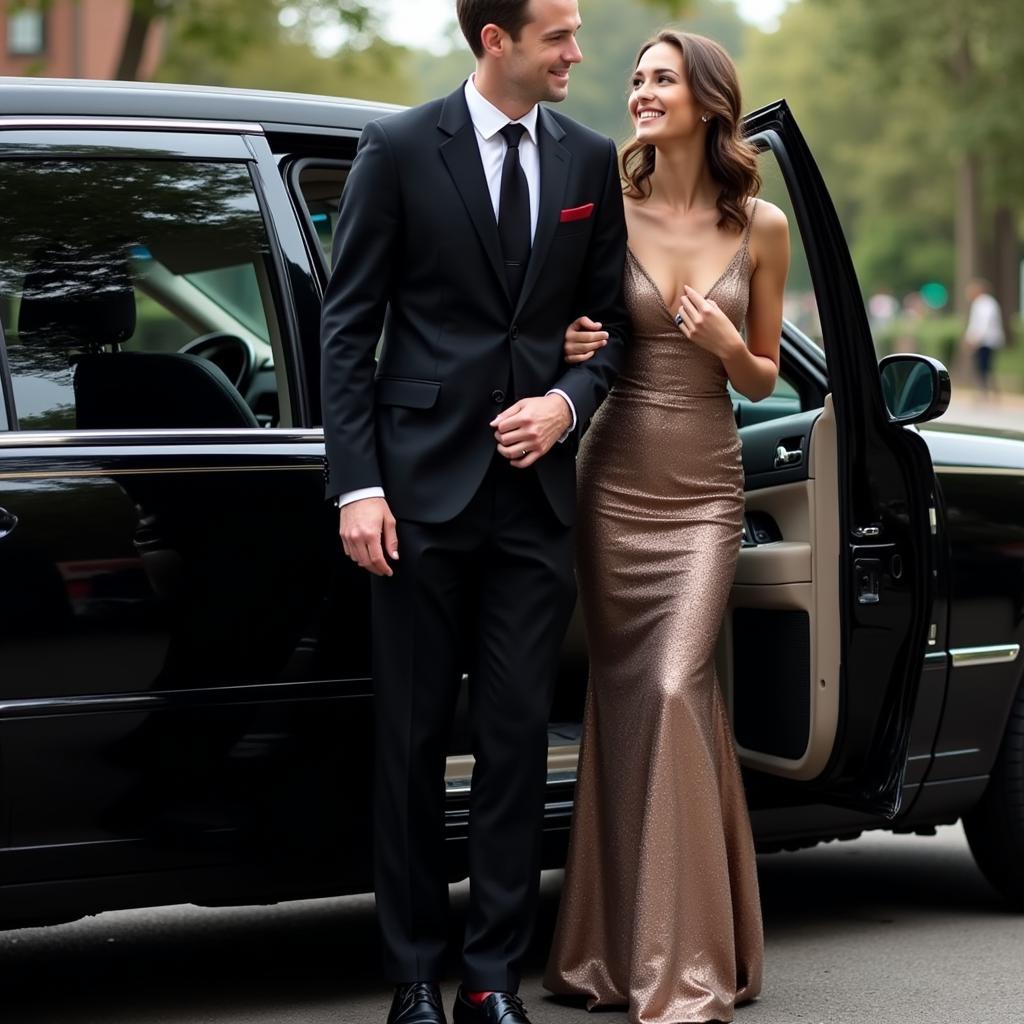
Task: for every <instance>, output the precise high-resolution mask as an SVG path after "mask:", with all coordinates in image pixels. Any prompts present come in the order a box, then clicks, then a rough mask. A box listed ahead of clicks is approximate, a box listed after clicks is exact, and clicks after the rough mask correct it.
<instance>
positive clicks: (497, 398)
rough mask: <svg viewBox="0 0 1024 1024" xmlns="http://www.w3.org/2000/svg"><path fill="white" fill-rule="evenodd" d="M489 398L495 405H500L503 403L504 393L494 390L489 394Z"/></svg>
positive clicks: (499, 389) (497, 389) (498, 389)
mask: <svg viewBox="0 0 1024 1024" xmlns="http://www.w3.org/2000/svg"><path fill="white" fill-rule="evenodd" d="M491 398H492V399H493V400H494V404H495V405H501V403H502V402H504V401H505V392H504V391H502V390H501V388H495V389H494V390H493V391H492V392H491Z"/></svg>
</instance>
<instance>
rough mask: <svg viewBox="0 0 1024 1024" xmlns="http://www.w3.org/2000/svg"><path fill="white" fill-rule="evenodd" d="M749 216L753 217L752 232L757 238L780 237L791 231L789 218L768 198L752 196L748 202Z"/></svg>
mask: <svg viewBox="0 0 1024 1024" xmlns="http://www.w3.org/2000/svg"><path fill="white" fill-rule="evenodd" d="M747 216H748V217H751V218H752V219H753V224H752V225H751V228H750V233H751V235H753V236H754V237H755V238H757V237H761V238H778V237H779V236H781V235H785V234H788V233H789V218H788V217H787V216H786V214H785V212H784V211H783V210H782V209H780V208H779V207H778V206H776V205H775V204H774V203H769V202H768V200H767V199H761V198H759V197H755V198H752V199H751V200H750V201H749V202H748V204H747Z"/></svg>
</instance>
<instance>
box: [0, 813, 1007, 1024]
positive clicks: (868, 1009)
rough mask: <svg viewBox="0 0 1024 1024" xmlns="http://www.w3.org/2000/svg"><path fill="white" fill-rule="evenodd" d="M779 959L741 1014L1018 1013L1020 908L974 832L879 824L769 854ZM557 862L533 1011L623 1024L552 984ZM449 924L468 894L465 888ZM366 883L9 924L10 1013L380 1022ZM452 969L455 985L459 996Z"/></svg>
mask: <svg viewBox="0 0 1024 1024" xmlns="http://www.w3.org/2000/svg"><path fill="white" fill-rule="evenodd" d="M760 873H761V888H762V898H763V901H764V907H765V927H766V938H767V965H766V978H765V992H764V995H763V996H762V998H761V999H760V1000H759V1001H758V1002H756V1003H754V1004H751V1005H749V1006H747V1007H743V1008H741V1009H740V1010H739V1011H738V1013H737V1016H736V1020H737V1022H738V1024H826V1022H827V1024H833V1022H835V1024H840V1022H841V1024H861V1022H863V1024H869V1022H870V1024H888V1022H897V1021H899V1022H906V1021H914V1022H917V1021H922V1022H923V1021H933V1020H934V1021H942V1022H943V1024H947V1022H948V1024H960V1022H964V1024H966V1022H971V1024H1002V1022H1007V1024H1010V1022H1013V1024H1020V1021H1021V1020H1022V1019H1024V1010H1022V1007H1024V918H1021V917H1019V916H1014V915H1010V914H1008V913H1006V912H1004V911H1003V910H1002V909H1001V908H1000V905H999V901H998V899H997V897H996V896H995V894H994V893H993V892H992V891H991V890H990V889H989V888H988V886H987V885H986V883H985V882H984V880H983V879H982V878H981V876H980V875H979V874H978V872H977V870H976V869H975V867H974V864H973V862H972V860H971V858H970V854H969V852H968V850H967V845H966V842H965V840H964V838H963V833H962V832H961V830H960V829H959V827H957V828H944V829H940V830H939V835H938V836H937V837H934V838H922V837H917V836H888V835H884V834H877V835H868V836H866V837H864V838H862V839H859V840H856V841H854V842H847V843H832V844H829V845H827V846H822V847H818V848H816V849H813V850H805V851H801V852H799V853H786V854H774V855H770V856H766V857H762V858H761V860H760ZM560 884H561V874H560V873H559V872H550V873H548V874H546V875H545V877H544V885H543V891H544V896H543V903H542V910H541V916H540V922H539V927H538V934H537V941H536V942H535V943H534V949H533V951H532V954H531V963H530V966H529V972H528V977H527V980H526V982H525V984H524V991H523V994H524V996H525V998H526V1002H527V1006H528V1007H529V1008H530V1009H531V1011H532V1015H533V1018H534V1021H535V1024H588V1022H591V1021H593V1022H594V1024H620V1022H623V1024H624V1022H625V1021H626V1016H625V1014H620V1013H616V1012H611V1013H602V1014H598V1015H595V1016H594V1017H589V1016H587V1015H586V1014H585V1013H584V1011H583V1010H581V1009H577V1008H575V1007H569V1006H563V1005H557V1004H555V1003H553V1002H551V1001H549V1000H547V999H546V998H545V997H544V995H543V991H542V989H541V987H540V980H539V979H540V972H541V970H542V966H543V961H544V956H545V954H546V950H547V942H548V936H549V935H550V928H551V922H552V919H553V915H554V911H555V908H556V906H557V901H558V893H559V887H560ZM454 894H455V895H454V901H453V906H454V908H455V915H454V918H455V920H454V922H453V933H454V932H455V931H456V930H457V929H458V927H459V916H460V913H461V909H462V907H463V906H464V901H465V894H466V889H465V886H464V885H460V886H456V887H455V889H454ZM376 962H377V949H376V934H375V927H374V922H373V905H372V900H371V899H370V898H368V897H349V898H344V899H334V900H317V901H310V902H306V903H293V904H286V905H283V906H279V907H267V908H244V909H235V910H207V909H199V908H195V907H168V908H164V909H161V910H156V911H126V912H120V913H112V914H104V915H101V916H100V917H97V918H92V919H89V920H87V921H80V922H76V923H74V924H69V925H60V926H58V927H53V928H38V929H29V930H23V931H19V932H7V933H0V1021H3V1024H72V1022H73V1024H82V1022H89V1024H128V1022H131V1024H172V1022H173V1024H270V1022H275V1024H328V1022H330V1024H341V1022H344V1024H370V1022H372V1024H383V1021H384V1018H385V1014H386V1003H387V994H386V992H385V990H384V989H383V988H382V987H381V986H380V985H379V984H378V982H377V979H376ZM454 984H455V980H454V978H453V979H452V981H451V983H450V984H448V985H447V986H446V997H447V999H448V1000H449V1001H450V999H451V997H452V995H453V993H454Z"/></svg>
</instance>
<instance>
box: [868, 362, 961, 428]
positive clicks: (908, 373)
mask: <svg viewBox="0 0 1024 1024" xmlns="http://www.w3.org/2000/svg"><path fill="white" fill-rule="evenodd" d="M878 372H879V375H880V376H881V378H882V397H883V398H884V399H885V407H886V409H888V411H889V417H890V419H891V420H892V422H893V423H927V422H928V420H934V419H938V417H940V416H941V415H942V414H943V413H944V412H945V411H946V410H947V409H948V408H949V398H950V395H951V393H952V387H951V385H950V382H949V371H948V370H947V369H946V368H945V367H944V366H943V365H942V363H940V362H939V361H938V359H932V358H931V356H921V355H917V354H916V353H910V352H899V353H897V354H896V355H892V356H886V357H885V358H884V359H883V360H882V361H881V362H880V363H879V364H878Z"/></svg>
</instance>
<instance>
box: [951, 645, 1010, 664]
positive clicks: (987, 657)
mask: <svg viewBox="0 0 1024 1024" xmlns="http://www.w3.org/2000/svg"><path fill="white" fill-rule="evenodd" d="M949 653H950V655H952V658H953V668H974V667H976V666H978V665H1009V664H1011V663H1012V662H1014V661H1016V660H1017V656H1018V655H1019V654H1020V644H992V645H991V646H988V647H951V648H950V651H949Z"/></svg>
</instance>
